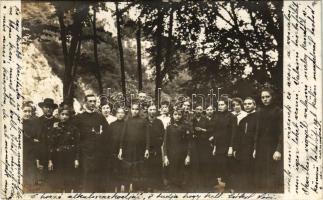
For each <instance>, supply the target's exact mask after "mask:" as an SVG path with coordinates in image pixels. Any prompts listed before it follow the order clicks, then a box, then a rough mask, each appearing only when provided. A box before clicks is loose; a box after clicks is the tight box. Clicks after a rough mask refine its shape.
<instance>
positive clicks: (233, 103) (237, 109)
mask: <svg viewBox="0 0 323 200" xmlns="http://www.w3.org/2000/svg"><path fill="white" fill-rule="evenodd" d="M232 106H233V110H234V111H235V112H236V113H239V112H241V109H242V108H241V105H240V104H239V103H238V102H236V101H233V102H232Z"/></svg>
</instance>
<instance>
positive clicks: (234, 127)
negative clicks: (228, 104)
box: [230, 115, 238, 147]
mask: <svg viewBox="0 0 323 200" xmlns="http://www.w3.org/2000/svg"><path fill="white" fill-rule="evenodd" d="M230 123H231V140H230V147H233V141H234V138H235V137H236V134H237V128H238V127H237V126H238V125H237V124H238V123H237V117H236V116H234V115H232V117H231V122H230Z"/></svg>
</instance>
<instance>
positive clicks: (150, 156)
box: [23, 89, 283, 192]
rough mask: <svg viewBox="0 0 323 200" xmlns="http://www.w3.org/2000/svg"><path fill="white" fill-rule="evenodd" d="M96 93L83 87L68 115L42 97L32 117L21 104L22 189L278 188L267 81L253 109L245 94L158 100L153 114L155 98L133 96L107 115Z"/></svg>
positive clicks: (276, 116)
mask: <svg viewBox="0 0 323 200" xmlns="http://www.w3.org/2000/svg"><path fill="white" fill-rule="evenodd" d="M96 101H97V98H96V97H95V96H94V95H87V96H86V97H85V105H84V109H83V110H84V111H83V112H82V113H80V114H77V115H75V113H74V111H73V108H71V107H70V106H69V105H67V104H65V103H64V102H63V103H62V104H60V105H59V106H58V105H56V104H55V103H54V101H53V100H52V99H48V98H47V99H45V100H44V102H41V103H39V106H40V107H41V108H42V110H43V113H44V114H43V115H42V116H41V117H38V118H33V117H32V113H33V109H34V107H33V106H32V103H31V102H26V103H25V104H24V107H23V111H24V188H25V191H26V192H35V190H37V189H35V188H37V187H35V186H37V185H38V191H39V190H40V191H41V192H46V191H51V192H71V191H81V192H120V191H121V192H125V191H148V192H154V191H166V192H169V191H172V192H184V191H191V192H213V191H214V192H215V191H217V192H223V191H238V192H282V188H283V165H282V163H283V162H282V150H283V147H282V144H283V141H282V139H283V137H282V135H283V130H282V123H283V122H282V112H281V109H280V108H279V107H277V106H275V105H274V104H273V92H272V90H270V89H265V90H263V91H261V101H262V104H263V106H262V107H261V108H260V109H256V102H255V100H254V99H253V98H251V97H248V98H245V99H244V100H242V99H240V98H233V99H232V105H233V109H234V111H233V112H230V111H229V110H228V106H229V105H228V102H229V101H228V100H227V99H226V98H220V99H219V101H218V102H217V111H215V110H216V109H215V108H214V107H213V106H208V107H207V108H206V109H205V110H204V108H203V106H202V105H197V106H195V108H194V112H192V111H191V110H190V102H189V101H186V102H183V104H182V105H181V106H176V107H175V108H173V109H172V107H170V105H169V103H168V102H163V103H161V108H160V115H159V116H157V113H158V111H157V106H155V105H153V104H151V105H148V106H147V110H144V109H143V107H142V104H141V102H140V101H138V102H137V103H132V105H131V106H130V113H129V114H128V113H126V110H125V108H123V107H119V108H117V109H116V115H115V116H113V115H112V108H111V106H110V105H109V104H108V103H101V106H100V109H99V110H98V109H97V108H96V103H97V102H96ZM57 108H58V118H55V117H54V116H53V111H54V110H55V109H57ZM170 110H171V112H170Z"/></svg>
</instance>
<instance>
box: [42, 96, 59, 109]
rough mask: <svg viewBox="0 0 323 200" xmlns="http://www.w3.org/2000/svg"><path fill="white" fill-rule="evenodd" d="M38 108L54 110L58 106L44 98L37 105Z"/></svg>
mask: <svg viewBox="0 0 323 200" xmlns="http://www.w3.org/2000/svg"><path fill="white" fill-rule="evenodd" d="M38 106H39V107H44V106H47V107H50V108H53V109H56V108H57V107H58V105H57V104H55V103H54V100H53V99H51V98H45V99H44V101H43V102H40V103H38Z"/></svg>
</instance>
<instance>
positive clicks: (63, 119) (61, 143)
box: [49, 106, 80, 192]
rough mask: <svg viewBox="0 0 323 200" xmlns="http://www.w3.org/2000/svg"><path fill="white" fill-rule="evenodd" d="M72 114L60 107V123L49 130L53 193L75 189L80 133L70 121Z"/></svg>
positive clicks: (70, 111) (66, 108) (67, 108)
mask: <svg viewBox="0 0 323 200" xmlns="http://www.w3.org/2000/svg"><path fill="white" fill-rule="evenodd" d="M72 112H73V111H72V109H70V108H69V107H68V106H63V107H60V108H59V111H58V114H59V120H60V121H59V122H56V123H54V125H53V128H52V129H51V139H50V141H51V143H50V154H49V155H50V156H49V159H50V161H51V162H52V163H53V174H52V177H53V178H52V179H53V180H52V181H53V187H54V191H55V192H73V191H74V190H75V189H76V179H75V178H76V173H77V171H76V168H78V166H79V153H80V148H79V141H80V133H79V131H78V130H77V128H76V127H75V126H74V125H73V124H72V123H71V121H70V118H71V115H72Z"/></svg>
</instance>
